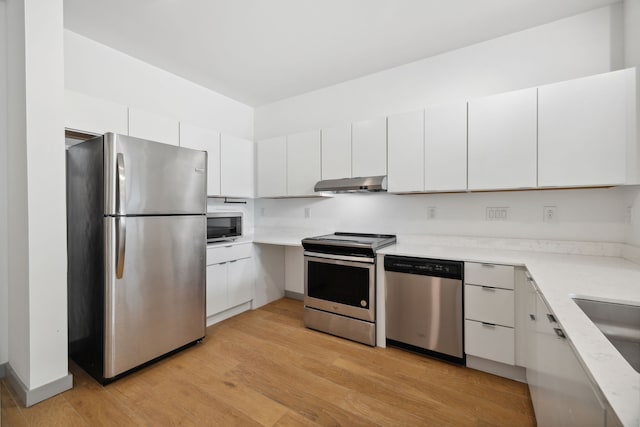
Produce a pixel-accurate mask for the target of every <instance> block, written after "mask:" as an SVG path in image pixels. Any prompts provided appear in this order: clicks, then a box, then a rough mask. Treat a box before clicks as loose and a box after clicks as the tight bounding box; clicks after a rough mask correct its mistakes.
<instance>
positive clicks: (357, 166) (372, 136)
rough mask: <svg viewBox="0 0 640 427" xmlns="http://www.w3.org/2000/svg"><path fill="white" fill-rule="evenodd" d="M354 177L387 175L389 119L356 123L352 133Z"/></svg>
mask: <svg viewBox="0 0 640 427" xmlns="http://www.w3.org/2000/svg"><path fill="white" fill-rule="evenodd" d="M351 144H352V147H351V150H352V151H351V153H352V159H351V162H352V168H351V170H352V175H353V176H354V177H360V176H380V175H386V174H387V118H386V117H381V118H378V119H372V120H363V121H360V122H355V123H353V125H352V133H351Z"/></svg>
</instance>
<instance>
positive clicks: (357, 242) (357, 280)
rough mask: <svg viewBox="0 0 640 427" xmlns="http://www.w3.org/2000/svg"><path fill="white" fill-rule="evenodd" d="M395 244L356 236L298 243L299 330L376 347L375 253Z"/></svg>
mask: <svg viewBox="0 0 640 427" xmlns="http://www.w3.org/2000/svg"><path fill="white" fill-rule="evenodd" d="M395 241H396V236H394V235H389V234H362V233H334V234H328V235H324V236H317V237H309V238H306V239H303V240H302V246H303V247H304V276H305V277H304V324H305V326H306V327H308V328H311V329H316V330H319V331H322V332H327V333H330V334H333V335H337V336H339V337H343V338H348V339H350V340H353V341H358V342H361V343H363V344H368V345H371V346H374V345H376V323H375V321H376V300H375V299H376V250H378V249H380V248H383V247H385V246H388V245H391V244H393V243H395Z"/></svg>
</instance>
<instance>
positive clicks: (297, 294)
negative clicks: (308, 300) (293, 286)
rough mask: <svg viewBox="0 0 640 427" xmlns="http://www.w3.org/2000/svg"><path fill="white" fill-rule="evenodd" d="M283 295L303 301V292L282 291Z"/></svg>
mask: <svg viewBox="0 0 640 427" xmlns="http://www.w3.org/2000/svg"><path fill="white" fill-rule="evenodd" d="M284 297H285V298H291V299H297V300H298V301H304V294H301V293H300V292H293V291H284Z"/></svg>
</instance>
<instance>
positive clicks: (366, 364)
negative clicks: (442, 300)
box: [0, 299, 535, 427]
mask: <svg viewBox="0 0 640 427" xmlns="http://www.w3.org/2000/svg"><path fill="white" fill-rule="evenodd" d="M302 313H303V305H302V303H301V302H300V301H296V300H291V299H282V300H278V301H276V302H274V303H271V304H269V305H267V306H264V307H261V308H259V309H257V310H253V311H249V312H245V313H243V314H241V315H238V316H235V317H233V318H231V319H228V320H225V321H224V322H221V323H218V324H216V325H213V326H211V327H209V328H207V337H206V338H205V340H204V341H203V342H202V343H201V344H198V345H196V346H193V347H191V348H189V349H186V350H185V351H182V352H180V353H177V354H175V355H173V356H171V357H168V358H166V359H163V360H162V361H160V362H158V363H156V364H154V365H151V366H148V367H146V368H144V369H142V370H140V371H138V372H136V373H134V374H132V375H129V376H127V377H124V378H122V379H120V380H118V381H116V382H114V383H112V384H109V385H108V386H106V387H102V386H100V385H99V384H98V383H97V382H96V381H94V380H93V379H92V378H91V377H89V376H88V375H87V374H86V373H85V372H84V371H82V369H80V368H79V367H78V366H77V365H75V364H74V363H73V362H71V363H70V367H69V369H70V371H71V372H72V374H73V375H74V388H73V389H72V390H70V391H67V392H65V393H62V394H60V395H58V396H55V397H54V398H52V399H49V400H47V401H45V402H42V403H39V404H37V405H34V406H33V407H31V408H22V407H20V406H19V405H17V404H16V403H15V396H13V395H12V393H11V392H10V391H9V390H8V389H7V388H6V383H5V380H2V381H0V397H1V399H0V402H1V404H2V406H1V408H2V410H1V412H0V414H1V415H0V416H1V418H0V420H1V423H2V427H7V426H10V427H13V426H16V427H22V426H33V425H54V426H55V425H65V426H66V425H71V426H74V425H91V426H94V425H95V426H128V425H154V426H155V425H159V426H164V425H183V426H191V425H193V426H203V425H205V426H206V425H220V426H222V425H224V426H233V425H242V426H252V425H256V426H258V425H259V426H280V427H283V426H284V427H287V426H338V425H342V426H371V425H381V426H397V425H416V426H418V425H419V426H431V425H433V426H513V425H518V426H533V425H535V417H534V415H533V408H532V406H531V401H530V398H529V393H528V389H527V386H526V384H521V383H518V382H515V381H510V380H507V379H504V378H499V377H496V376H493V375H490V374H486V373H483V372H479V371H475V370H473V369H468V368H464V367H460V366H455V365H451V364H448V363H445V362H441V361H438V360H434V359H430V358H427V357H424V356H421V355H416V354H413V353H410V352H407V351H404V350H400V349H395V348H386V349H382V348H373V347H369V346H366V345H362V344H358V343H355V342H351V341H348V340H344V339H341V338H338V337H334V336H331V335H328V334H323V333H320V332H317V331H313V330H310V329H306V328H305V327H304V325H303V322H302Z"/></svg>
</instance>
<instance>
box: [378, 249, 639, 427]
mask: <svg viewBox="0 0 640 427" xmlns="http://www.w3.org/2000/svg"><path fill="white" fill-rule="evenodd" d="M378 254H392V255H403V256H414V257H421V258H439V259H450V260H458V261H469V262H480V263H482V262H484V263H492V264H508V265H514V266H525V267H526V268H527V270H528V271H529V273H530V274H531V276H532V277H533V279H534V280H535V282H536V284H537V286H538V289H539V291H540V292H541V293H542V296H543V297H544V299H545V301H546V302H547V304H548V306H549V308H550V309H551V310H552V311H553V313H554V314H555V315H556V317H557V319H558V321H559V323H560V325H561V326H562V328H563V330H564V331H565V334H566V335H567V337H568V339H569V341H570V343H571V344H572V346H573V348H574V349H575V350H576V352H577V353H578V358H579V359H581V361H582V362H583V365H584V366H585V368H586V369H587V372H588V374H589V375H590V376H591V377H592V378H593V380H594V381H595V383H596V384H597V386H598V387H599V388H600V391H601V393H602V395H603V396H604V397H605V399H606V400H607V401H608V403H609V405H610V406H611V408H613V410H614V411H615V413H616V415H617V416H618V418H619V419H620V421H621V422H622V423H623V424H624V425H625V426H640V373H638V372H636V371H635V370H634V369H633V368H632V367H631V365H629V363H627V361H626V360H624V359H623V357H622V356H621V355H620V353H619V352H618V351H617V350H616V349H615V348H614V347H613V345H612V344H611V343H610V342H609V341H608V340H607V339H606V338H605V336H604V335H603V334H602V333H601V332H600V330H599V329H598V328H597V327H596V326H595V324H594V323H593V322H591V320H590V319H589V318H588V317H587V316H586V315H585V314H584V313H583V312H582V310H581V309H580V308H579V307H578V306H577V305H576V304H575V302H574V301H573V300H572V297H574V296H579V297H585V298H588V299H597V300H603V301H609V302H618V303H626V304H631V305H638V306H640V265H638V264H635V263H633V262H631V261H628V260H625V259H623V258H619V257H605V256H586V255H566V254H556V253H545V252H529V251H514V250H501V249H494V248H472V247H453V246H443V245H442V246H441V245H433V244H429V243H426V244H420V243H419V241H417V239H416V240H414V241H412V242H410V243H407V244H403V243H402V241H401V240H400V241H399V243H398V244H396V245H392V246H389V247H386V248H383V249H380V250H379V251H378Z"/></svg>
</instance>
